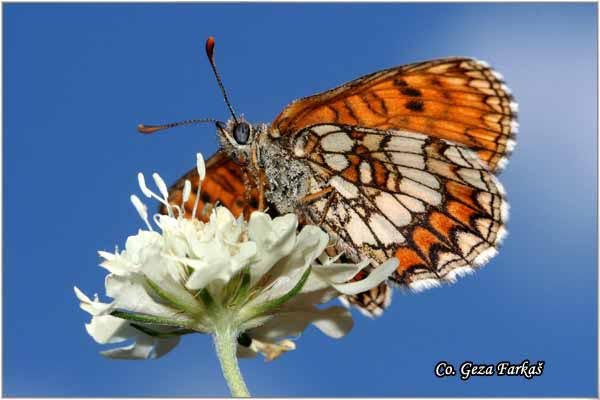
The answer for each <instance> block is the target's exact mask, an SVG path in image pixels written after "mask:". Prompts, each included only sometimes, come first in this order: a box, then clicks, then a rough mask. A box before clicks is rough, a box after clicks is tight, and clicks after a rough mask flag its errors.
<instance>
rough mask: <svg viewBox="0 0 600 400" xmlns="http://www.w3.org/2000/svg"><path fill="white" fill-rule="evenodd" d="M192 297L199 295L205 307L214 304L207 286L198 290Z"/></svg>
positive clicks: (208, 307)
mask: <svg viewBox="0 0 600 400" xmlns="http://www.w3.org/2000/svg"><path fill="white" fill-rule="evenodd" d="M194 297H200V300H202V302H203V303H204V305H205V306H206V308H207V309H211V308H212V307H213V306H214V305H215V300H214V299H213V297H212V296H211V294H210V292H209V291H208V289H207V288H204V289H202V290H199V291H198V293H196V295H195V296H194Z"/></svg>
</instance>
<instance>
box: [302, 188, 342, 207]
mask: <svg viewBox="0 0 600 400" xmlns="http://www.w3.org/2000/svg"><path fill="white" fill-rule="evenodd" d="M334 190H335V188H334V187H333V186H328V187H326V188H325V189H322V190H319V191H318V192H315V193H311V194H309V195H308V196H304V197H303V198H301V199H300V200H299V201H298V202H299V203H300V204H301V205H306V204H310V203H312V202H314V201H317V200H320V199H322V198H323V197H325V196H327V195H328V194H330V193H331V192H333V191H334Z"/></svg>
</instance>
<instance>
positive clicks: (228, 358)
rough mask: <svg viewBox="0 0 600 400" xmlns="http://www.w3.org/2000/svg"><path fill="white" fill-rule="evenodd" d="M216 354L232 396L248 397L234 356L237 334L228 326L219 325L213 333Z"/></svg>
mask: <svg viewBox="0 0 600 400" xmlns="http://www.w3.org/2000/svg"><path fill="white" fill-rule="evenodd" d="M213 339H214V341H215V347H216V348H217V356H218V357H219V362H220V363H221V370H222V371H223V375H224V376H225V380H227V385H228V386H229V390H230V391H231V395H232V396H233V397H250V393H248V388H246V383H245V382H244V378H243V377H242V374H241V372H240V368H239V367H238V361H237V356H236V350H237V334H236V332H235V331H234V330H233V329H231V328H230V327H227V326H225V327H219V328H217V329H216V331H215V333H214V334H213Z"/></svg>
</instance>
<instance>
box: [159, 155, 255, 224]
mask: <svg viewBox="0 0 600 400" xmlns="http://www.w3.org/2000/svg"><path fill="white" fill-rule="evenodd" d="M244 179H245V178H244V169H243V168H242V167H241V166H240V165H238V164H236V163H235V162H234V161H233V160H232V159H231V158H229V157H228V156H227V155H225V154H223V153H222V152H217V153H216V154H214V155H213V156H212V157H211V158H210V159H209V160H208V161H207V162H206V177H205V179H204V181H203V182H202V186H201V189H202V190H201V192H200V199H199V201H198V206H197V208H196V215H195V217H196V218H198V219H201V220H204V221H206V220H207V218H208V216H209V215H210V207H212V206H214V205H215V204H221V205H223V206H225V207H227V208H228V209H229V210H230V211H231V212H232V213H233V215H234V216H235V217H236V218H237V217H239V216H240V215H241V214H242V213H243V212H244V211H246V214H248V213H249V212H252V211H254V210H256V209H257V207H258V192H257V190H256V188H255V187H254V185H252V182H248V186H249V187H248V192H247V190H246V186H247V185H246V184H245V183H244ZM247 179H248V180H251V177H250V176H248V177H247ZM186 180H189V181H190V183H191V185H192V190H191V193H190V198H189V199H188V201H187V202H186V203H185V204H184V207H183V208H184V210H185V215H186V217H188V218H190V217H191V216H192V211H193V208H194V202H195V201H196V192H197V190H198V182H199V179H198V171H197V170H196V168H193V169H191V170H190V171H189V172H188V173H187V174H185V175H184V176H182V177H181V178H180V179H179V180H178V181H177V182H176V183H175V184H174V185H173V186H172V187H171V188H170V189H169V203H171V204H174V205H178V206H181V204H182V200H183V187H184V185H185V181H186ZM247 194H248V195H249V199H247V198H246V197H247ZM207 206H208V208H207ZM160 211H161V212H162V213H163V214H164V213H166V210H165V209H164V207H161V210H160Z"/></svg>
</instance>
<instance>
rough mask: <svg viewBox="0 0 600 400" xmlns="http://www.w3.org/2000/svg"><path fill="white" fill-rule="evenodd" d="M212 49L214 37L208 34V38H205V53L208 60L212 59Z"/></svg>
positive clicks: (213, 48)
mask: <svg viewBox="0 0 600 400" xmlns="http://www.w3.org/2000/svg"><path fill="white" fill-rule="evenodd" d="M214 50H215V38H214V37H212V36H209V38H208V39H206V55H207V56H208V59H209V60H212V59H213V52H214Z"/></svg>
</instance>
